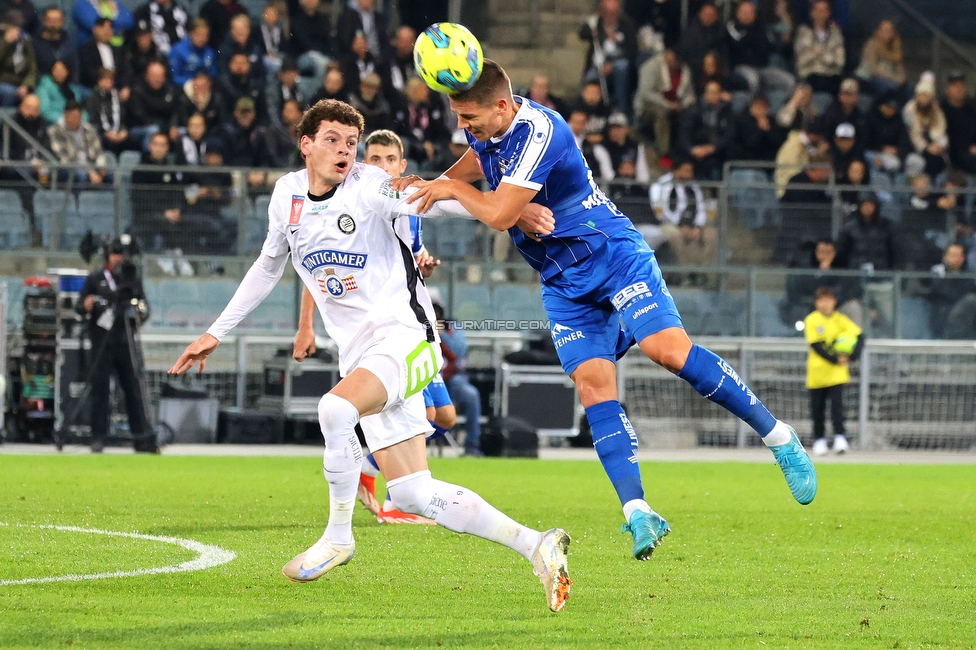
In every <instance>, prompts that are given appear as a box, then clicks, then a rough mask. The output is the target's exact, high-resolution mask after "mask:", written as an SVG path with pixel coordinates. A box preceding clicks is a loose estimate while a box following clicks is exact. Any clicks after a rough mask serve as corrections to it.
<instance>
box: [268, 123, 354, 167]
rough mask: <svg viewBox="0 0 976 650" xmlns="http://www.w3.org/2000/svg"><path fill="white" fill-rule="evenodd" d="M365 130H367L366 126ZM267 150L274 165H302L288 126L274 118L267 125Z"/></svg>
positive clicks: (299, 152) (296, 145) (296, 144)
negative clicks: (272, 121)
mask: <svg viewBox="0 0 976 650" xmlns="http://www.w3.org/2000/svg"><path fill="white" fill-rule="evenodd" d="M366 132H367V133H368V132H369V129H368V128H367V130H366ZM268 150H269V151H270V153H271V158H272V160H273V161H274V162H273V163H272V164H273V165H274V166H275V167H280V168H282V169H298V168H299V167H301V166H302V165H303V163H302V156H301V151H299V149H298V143H296V142H295V138H293V137H292V135H291V132H290V131H289V130H288V127H287V126H285V125H284V124H282V123H281V122H280V121H277V120H276V121H275V122H274V123H273V124H272V125H271V126H270V127H268Z"/></svg>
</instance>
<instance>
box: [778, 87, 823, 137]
mask: <svg viewBox="0 0 976 650" xmlns="http://www.w3.org/2000/svg"><path fill="white" fill-rule="evenodd" d="M816 119H817V107H816V106H814V104H813V89H812V88H810V84H806V83H801V84H799V85H798V86H797V87H796V89H795V90H794V91H793V96H792V97H790V98H789V100H787V102H786V103H785V104H783V105H782V106H781V107H780V109H779V110H778V111H776V124H777V125H778V126H779V127H780V128H782V129H786V130H787V131H809V130H810V129H812V128H813V126H814V124H815V123H816Z"/></svg>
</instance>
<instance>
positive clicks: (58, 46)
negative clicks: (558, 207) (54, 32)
mask: <svg viewBox="0 0 976 650" xmlns="http://www.w3.org/2000/svg"><path fill="white" fill-rule="evenodd" d="M31 43H32V44H33V45H34V57H35V58H36V59H37V74H39V75H45V74H48V73H50V72H51V67H52V66H53V65H54V62H55V61H64V62H66V63H67V64H68V67H70V68H71V74H73V75H74V80H75V81H77V80H78V50H77V48H76V47H75V43H74V39H72V38H71V35H70V34H68V32H67V31H66V30H64V29H62V30H61V34H59V35H58V38H57V40H54V41H49V40H47V39H46V38H42V37H41V34H40V33H38V34H37V35H36V36H34V38H33V39H32V40H31Z"/></svg>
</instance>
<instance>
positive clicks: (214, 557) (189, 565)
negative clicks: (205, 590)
mask: <svg viewBox="0 0 976 650" xmlns="http://www.w3.org/2000/svg"><path fill="white" fill-rule="evenodd" d="M13 525H14V526H18V527H22V528H42V529H48V530H59V531H62V532H67V533H93V534H95V535H108V536H110V537H129V538H131V539H146V540H149V541H153V542H164V543H166V544H175V545H176V546H182V547H183V548H185V549H187V550H188V551H193V552H194V553H196V554H197V557H196V558H194V559H192V560H188V561H187V562H181V563H180V564H174V565H171V566H164V567H158V568H155V569H135V570H134V571H109V572H105V573H86V574H83V575H79V574H71V575H64V576H50V577H47V578H23V579H21V580H0V586H6V585H27V584H39V583H44V582H78V581H80V580H102V579H105V578H128V577H131V576H147V575H153V574H156V573H182V572H185V571H203V570H204V569H211V568H213V567H216V566H220V565H221V564H227V563H228V562H230V561H231V560H233V559H234V558H236V557H237V553H234V552H233V551H228V550H226V549H222V548H220V547H219V546H211V545H210V544H203V543H201V542H197V541H194V540H192V539H182V538H180V537H163V536H159V535H143V534H142V533H123V532H118V531H114V530H101V529H98V528H79V527H78V526H52V525H43V526H31V525H28V524H13ZM0 526H10V524H6V523H3V522H0Z"/></svg>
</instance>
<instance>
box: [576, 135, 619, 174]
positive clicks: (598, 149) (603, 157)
mask: <svg viewBox="0 0 976 650" xmlns="http://www.w3.org/2000/svg"><path fill="white" fill-rule="evenodd" d="M605 133H606V129H597V128H595V127H594V126H593V125H592V124H590V123H589V122H587V124H586V134H585V135H584V136H583V142H582V143H581V145H580V150H581V151H582V152H583V159H584V160H586V164H587V165H589V167H590V170H591V171H592V172H593V178H600V179H609V178H613V162H612V161H611V160H610V153H609V152H608V151H607V149H606V147H604V146H603V141H604V140H605V139H606V138H605Z"/></svg>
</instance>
